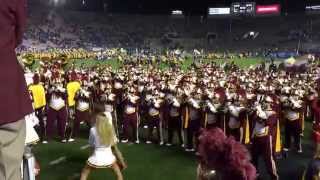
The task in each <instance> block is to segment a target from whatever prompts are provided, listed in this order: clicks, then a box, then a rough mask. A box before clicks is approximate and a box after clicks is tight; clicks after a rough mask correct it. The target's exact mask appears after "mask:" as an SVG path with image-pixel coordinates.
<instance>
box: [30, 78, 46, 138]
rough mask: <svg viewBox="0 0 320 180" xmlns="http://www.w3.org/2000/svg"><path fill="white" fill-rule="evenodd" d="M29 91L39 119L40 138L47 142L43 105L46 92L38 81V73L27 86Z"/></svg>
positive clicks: (44, 104) (44, 105)
mask: <svg viewBox="0 0 320 180" xmlns="http://www.w3.org/2000/svg"><path fill="white" fill-rule="evenodd" d="M29 91H30V92H31V96H32V100H33V107H34V110H35V115H36V116H37V118H38V119H39V125H40V132H39V133H40V140H41V141H42V142H43V143H47V141H46V140H45V139H46V130H45V122H44V121H45V120H44V118H45V107H46V104H47V102H46V94H45V89H44V87H43V85H42V84H41V83H40V77H39V75H38V74H34V76H33V84H31V85H30V86H29Z"/></svg>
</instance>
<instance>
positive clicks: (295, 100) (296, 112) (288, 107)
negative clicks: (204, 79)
mask: <svg viewBox="0 0 320 180" xmlns="http://www.w3.org/2000/svg"><path fill="white" fill-rule="evenodd" d="M302 103H303V102H302V100H301V99H300V98H299V96H298V95H297V94H295V92H294V91H291V94H290V95H289V96H288V97H287V98H286V99H285V101H283V113H284V120H285V147H284V148H283V150H284V151H289V149H290V148H291V137H293V138H294V143H295V148H296V150H297V152H298V153H302V147H301V134H302V124H301V122H302V118H303V104H302Z"/></svg>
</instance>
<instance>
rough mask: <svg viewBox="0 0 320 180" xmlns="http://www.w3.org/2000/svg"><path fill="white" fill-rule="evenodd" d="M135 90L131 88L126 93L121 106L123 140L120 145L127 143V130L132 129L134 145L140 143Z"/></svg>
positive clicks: (137, 98)
mask: <svg viewBox="0 0 320 180" xmlns="http://www.w3.org/2000/svg"><path fill="white" fill-rule="evenodd" d="M135 93H136V90H135V89H134V88H133V87H131V88H130V89H129V92H127V93H126V95H125V98H124V102H123V106H124V113H123V131H124V132H123V139H122V140H121V142H122V143H127V142H128V141H129V128H130V127H131V128H132V137H131V139H133V141H134V142H135V143H140V141H139V134H138V133H139V132H138V127H139V121H138V120H139V118H138V100H139V99H140V98H139V97H138V96H136V95H135Z"/></svg>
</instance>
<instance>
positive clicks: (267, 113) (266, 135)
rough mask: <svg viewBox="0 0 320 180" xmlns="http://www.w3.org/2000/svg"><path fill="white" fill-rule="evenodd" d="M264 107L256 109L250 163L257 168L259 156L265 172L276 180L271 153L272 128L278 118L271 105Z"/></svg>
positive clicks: (259, 106) (275, 170)
mask: <svg viewBox="0 0 320 180" xmlns="http://www.w3.org/2000/svg"><path fill="white" fill-rule="evenodd" d="M264 106H265V107H262V106H261V104H259V105H257V107H256V115H255V116H256V118H255V120H254V128H253V134H252V136H253V137H252V150H251V151H252V161H253V164H254V165H255V167H258V160H259V156H262V157H263V158H264V162H265V163H266V168H267V171H268V173H269V175H270V177H271V179H272V180H278V179H279V176H278V174H277V169H276V164H275V161H274V158H273V157H274V153H273V149H274V148H273V147H272V146H273V143H272V142H273V140H272V138H273V136H272V129H273V128H272V127H273V126H274V124H276V123H277V121H278V117H277V115H276V112H275V111H273V110H272V108H271V104H269V103H268V102H266V103H265V104H264Z"/></svg>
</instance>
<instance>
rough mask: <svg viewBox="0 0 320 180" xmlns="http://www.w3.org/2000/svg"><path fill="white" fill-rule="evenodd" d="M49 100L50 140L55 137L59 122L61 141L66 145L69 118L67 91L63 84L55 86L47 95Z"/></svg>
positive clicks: (48, 121) (48, 128) (48, 124)
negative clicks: (55, 129)
mask: <svg viewBox="0 0 320 180" xmlns="http://www.w3.org/2000/svg"><path fill="white" fill-rule="evenodd" d="M47 100H48V102H49V106H48V108H47V127H46V129H47V137H48V140H51V138H52V136H53V127H54V124H55V121H56V120H57V125H58V134H59V136H60V140H61V142H63V143H66V142H67V139H66V134H65V132H66V122H67V118H68V112H67V94H66V89H65V88H63V85H62V84H55V85H53V86H52V87H50V89H49V91H48V93H47Z"/></svg>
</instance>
